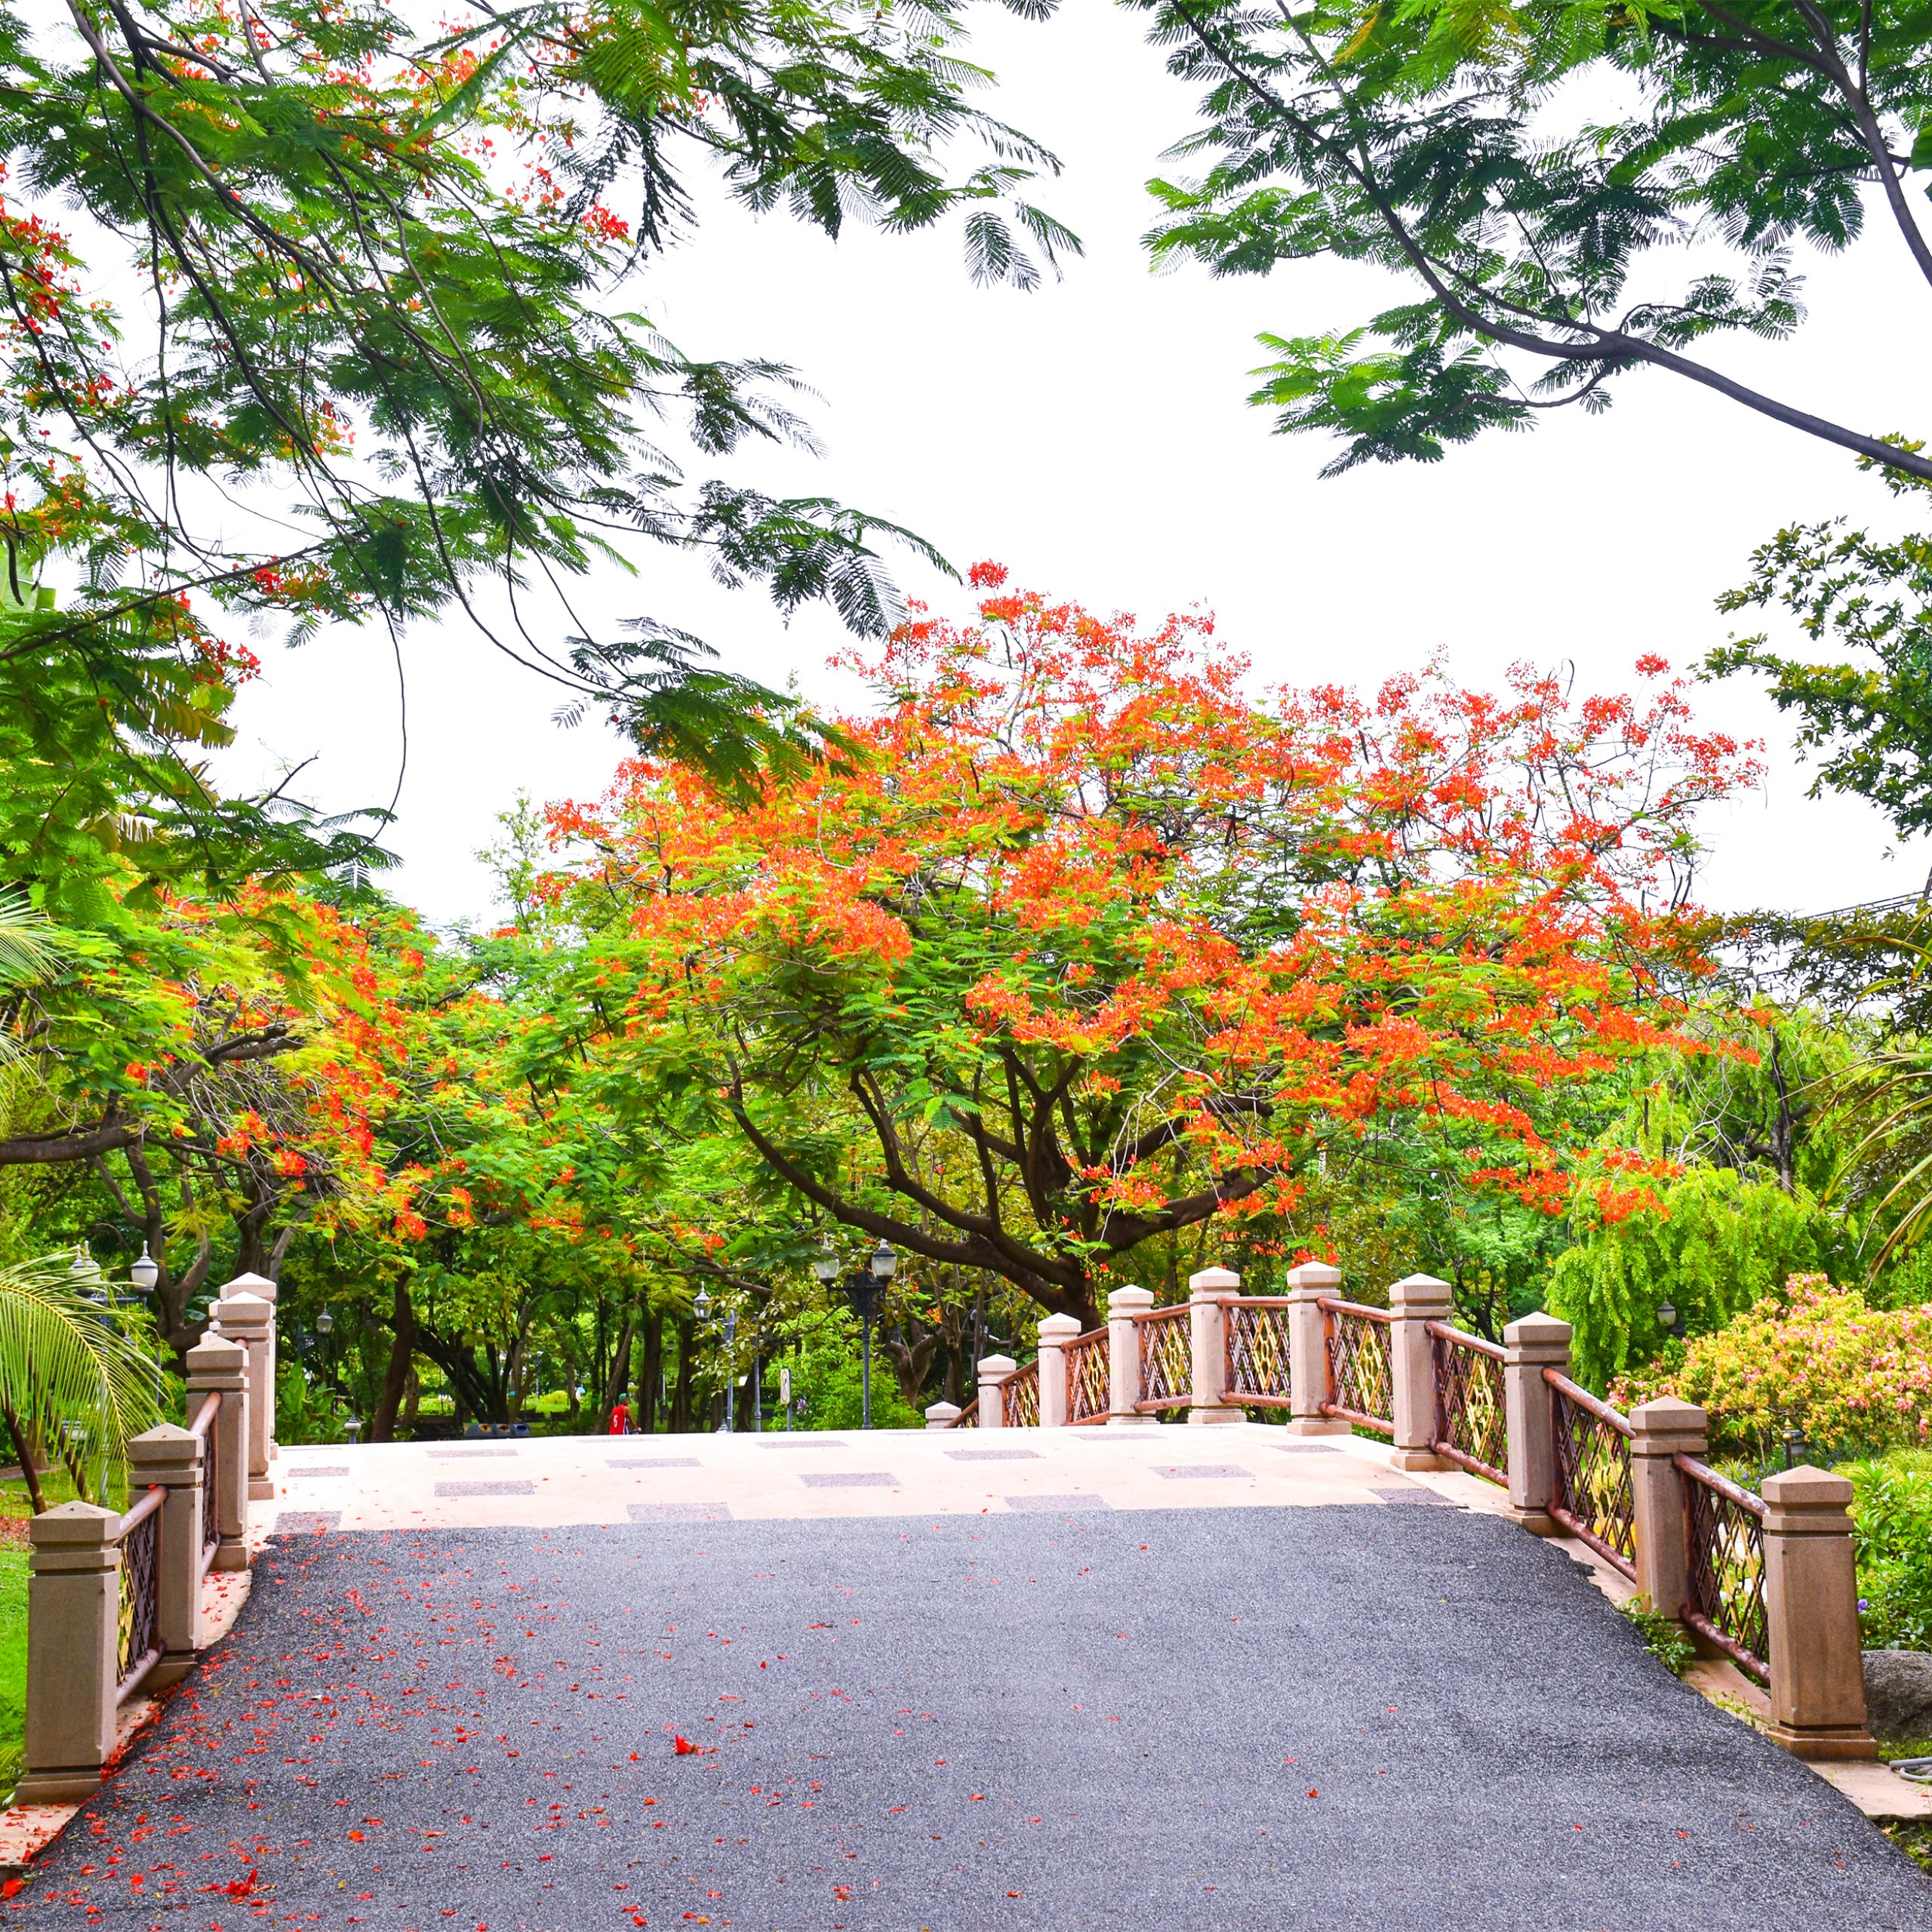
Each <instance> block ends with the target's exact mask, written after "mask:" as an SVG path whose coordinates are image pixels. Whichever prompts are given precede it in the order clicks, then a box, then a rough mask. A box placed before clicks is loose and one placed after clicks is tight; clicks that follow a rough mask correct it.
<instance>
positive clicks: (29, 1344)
mask: <svg viewBox="0 0 1932 1932" xmlns="http://www.w3.org/2000/svg"><path fill="white" fill-rule="evenodd" d="M161 1387H162V1380H161V1371H160V1370H159V1368H158V1366H157V1365H156V1364H155V1360H154V1358H153V1355H152V1337H151V1336H150V1335H149V1334H148V1333H147V1332H146V1324H144V1323H143V1321H142V1320H141V1319H140V1316H139V1315H138V1313H137V1312H134V1311H115V1312H113V1313H112V1314H110V1312H109V1310H108V1309H106V1307H105V1306H103V1303H102V1302H101V1301H100V1300H96V1299H95V1297H94V1294H92V1293H91V1292H90V1291H89V1289H88V1286H87V1284H86V1281H85V1279H84V1278H79V1277H77V1276H75V1275H74V1274H72V1272H69V1258H68V1257H66V1255H64V1254H59V1255H44V1256H42V1257H39V1258H38V1259H37V1260H32V1261H26V1262H11V1263H0V1425H4V1426H5V1429H6V1431H7V1434H8V1438H9V1439H10V1441H11V1442H12V1444H13V1447H14V1455H15V1456H16V1457H17V1459H18V1460H19V1462H20V1470H21V1473H22V1475H23V1476H24V1477H25V1478H26V1483H27V1487H28V1491H29V1494H30V1495H31V1496H32V1499H33V1506H34V1508H35V1509H36V1510H39V1509H43V1508H45V1497H44V1495H43V1493H42V1489H41V1487H40V1480H39V1466H40V1465H42V1464H44V1463H46V1462H47V1461H48V1459H49V1458H50V1457H53V1458H57V1459H58V1460H59V1461H60V1463H61V1464H62V1465H63V1466H64V1467H65V1468H66V1471H67V1473H68V1474H69V1476H70V1477H72V1479H73V1484H74V1487H75V1489H76V1490H77V1491H78V1492H79V1493H80V1494H82V1496H92V1497H97V1499H99V1500H102V1501H105V1500H106V1497H107V1494H108V1485H109V1481H110V1480H111V1479H112V1474H113V1472H114V1471H115V1469H117V1468H118V1466H121V1465H122V1464H123V1463H125V1460H126V1457H127V1451H128V1442H129V1441H130V1440H131V1438H133V1437H134V1436H136V1435H139V1434H140V1432H142V1431H143V1429H151V1428H152V1427H153V1426H154V1425H155V1423H157V1422H158V1421H159V1420H161V1417H160V1414H159V1409H158V1390H159V1389H160V1388H161Z"/></svg>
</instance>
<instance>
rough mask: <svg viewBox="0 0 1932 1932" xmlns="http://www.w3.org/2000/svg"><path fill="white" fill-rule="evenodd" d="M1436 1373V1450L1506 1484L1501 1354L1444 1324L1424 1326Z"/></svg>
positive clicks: (1505, 1416) (1506, 1431)
mask: <svg viewBox="0 0 1932 1932" xmlns="http://www.w3.org/2000/svg"><path fill="white" fill-rule="evenodd" d="M1425 1326H1426V1328H1427V1330H1428V1332H1429V1358H1430V1361H1431V1362H1432V1364H1433V1366H1434V1368H1435V1451H1436V1454H1438V1455H1440V1456H1446V1457H1448V1458H1449V1460H1451V1462H1453V1463H1460V1465H1461V1466H1463V1468H1464V1469H1469V1470H1472V1471H1473V1472H1475V1474H1476V1475H1479V1476H1487V1478H1489V1480H1490V1481H1491V1482H1500V1483H1503V1484H1507V1483H1508V1482H1509V1417H1508V1411H1507V1408H1506V1404H1505V1401H1504V1398H1503V1350H1502V1349H1500V1348H1499V1347H1497V1345H1496V1343H1494V1342H1486V1341H1484V1340H1483V1339H1482V1338H1481V1337H1480V1336H1478V1335H1465V1334H1463V1332H1462V1331H1461V1330H1460V1329H1458V1328H1451V1327H1450V1326H1449V1325H1448V1324H1447V1322H1442V1321H1431V1322H1429V1323H1426V1324H1425Z"/></svg>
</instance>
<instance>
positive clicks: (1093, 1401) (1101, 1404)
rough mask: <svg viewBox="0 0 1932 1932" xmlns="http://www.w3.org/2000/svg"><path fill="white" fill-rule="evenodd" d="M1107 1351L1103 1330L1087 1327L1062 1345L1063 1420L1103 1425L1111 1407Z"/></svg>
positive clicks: (1105, 1335) (1109, 1354) (1104, 1330)
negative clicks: (1064, 1393)
mask: <svg viewBox="0 0 1932 1932" xmlns="http://www.w3.org/2000/svg"><path fill="white" fill-rule="evenodd" d="M1112 1405H1113V1380H1112V1366H1111V1351H1110V1350H1109V1348H1108V1346H1107V1331H1106V1329H1105V1328H1090V1329H1089V1330H1088V1331H1087V1333H1086V1334H1084V1335H1076V1336H1075V1337H1074V1338H1073V1340H1072V1341H1070V1342H1069V1343H1067V1345H1066V1419H1067V1420H1068V1422H1069V1423H1099V1422H1104V1421H1105V1420H1106V1417H1107V1411H1109V1409H1110V1408H1111V1407H1112Z"/></svg>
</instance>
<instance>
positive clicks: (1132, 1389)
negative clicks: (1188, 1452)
mask: <svg viewBox="0 0 1932 1932" xmlns="http://www.w3.org/2000/svg"><path fill="white" fill-rule="evenodd" d="M1152 1306H1154V1296H1153V1292H1152V1290H1151V1289H1148V1288H1139V1287H1134V1285H1133V1284H1131V1283H1129V1284H1127V1285H1125V1286H1124V1287H1118V1288H1115V1290H1114V1291H1113V1292H1112V1294H1109V1296H1108V1297H1107V1426H1108V1427H1109V1429H1119V1428H1121V1427H1123V1426H1126V1425H1127V1424H1129V1423H1131V1424H1132V1425H1133V1426H1134V1427H1136V1428H1137V1429H1138V1428H1144V1427H1146V1426H1148V1425H1149V1424H1152V1423H1155V1422H1156V1421H1157V1418H1155V1417H1153V1416H1143V1414H1141V1413H1140V1411H1139V1410H1138V1409H1137V1408H1136V1407H1134V1404H1136V1403H1137V1402H1138V1401H1140V1328H1139V1327H1138V1326H1137V1324H1136V1323H1135V1321H1134V1316H1135V1315H1137V1314H1139V1313H1140V1312H1141V1310H1142V1309H1149V1308H1152Z"/></svg>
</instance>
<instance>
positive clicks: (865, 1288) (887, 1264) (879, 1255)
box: [812, 1241, 899, 1429]
mask: <svg viewBox="0 0 1932 1932" xmlns="http://www.w3.org/2000/svg"><path fill="white" fill-rule="evenodd" d="M898 1266H899V1257H898V1256H897V1254H894V1252H893V1248H892V1244H891V1242H890V1241H881V1242H880V1243H879V1244H878V1247H875V1248H874V1249H873V1250H872V1255H871V1257H870V1258H869V1260H867V1261H866V1263H864V1264H863V1266H860V1267H856V1268H854V1269H853V1270H852V1272H851V1274H849V1275H847V1276H846V1278H845V1279H844V1282H843V1284H841V1285H842V1287H843V1288H844V1295H845V1299H846V1300H847V1301H848V1303H850V1304H851V1309H852V1312H853V1313H854V1315H857V1317H858V1318H859V1332H860V1337H861V1338H862V1339H861V1341H860V1355H859V1364H860V1367H859V1390H860V1398H859V1400H860V1410H859V1414H860V1421H859V1426H860V1428H861V1429H870V1428H871V1427H872V1320H873V1318H874V1317H875V1315H877V1313H878V1297H879V1295H880V1294H881V1291H883V1289H884V1287H885V1284H886V1283H887V1282H888V1281H891V1279H892V1277H893V1275H894V1272H895V1271H896V1270H897V1268H898ZM812 1272H813V1273H814V1275H817V1277H818V1278H819V1281H820V1284H822V1285H823V1286H824V1287H827V1288H829V1287H831V1286H832V1283H833V1282H834V1281H837V1280H838V1255H837V1254H835V1252H834V1251H833V1249H832V1244H831V1243H830V1242H829V1241H825V1242H823V1243H821V1244H820V1247H819V1251H818V1253H817V1254H816V1255H815V1256H814V1257H813V1259H812Z"/></svg>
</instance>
